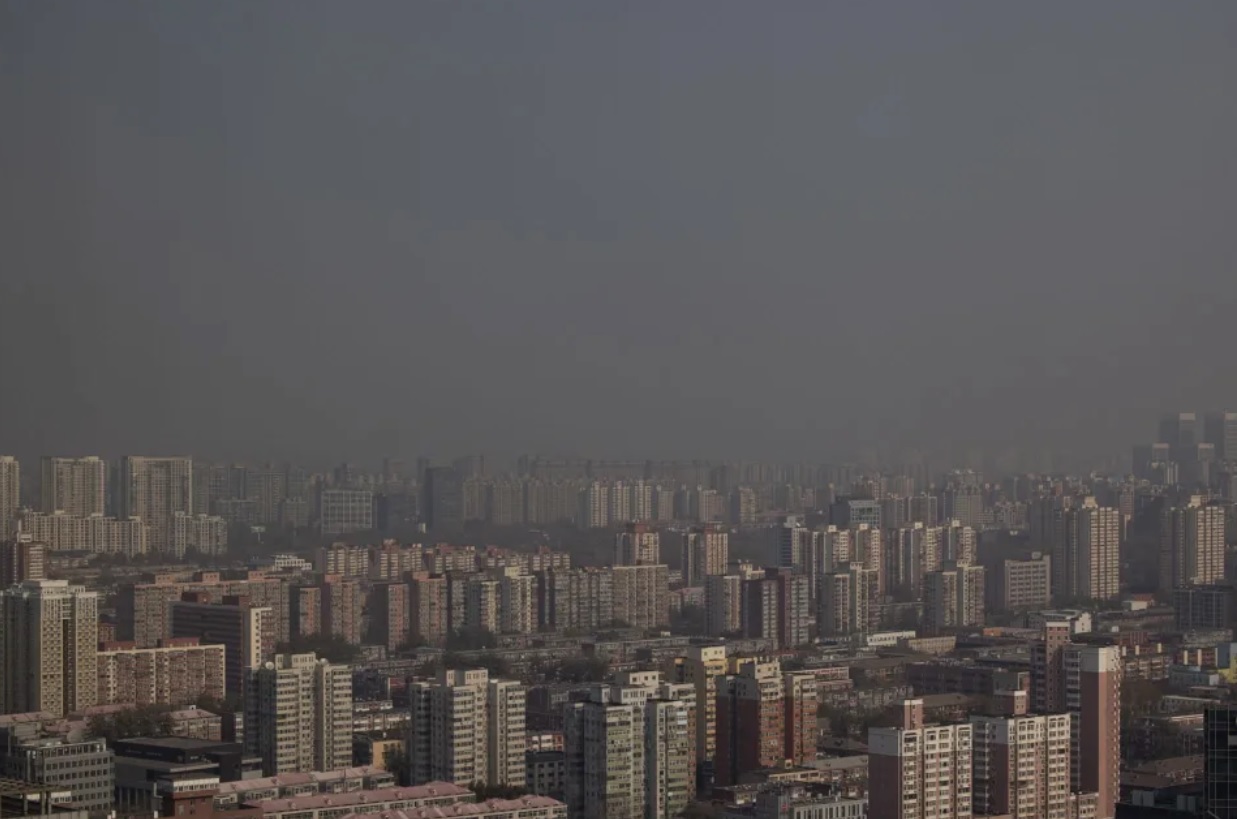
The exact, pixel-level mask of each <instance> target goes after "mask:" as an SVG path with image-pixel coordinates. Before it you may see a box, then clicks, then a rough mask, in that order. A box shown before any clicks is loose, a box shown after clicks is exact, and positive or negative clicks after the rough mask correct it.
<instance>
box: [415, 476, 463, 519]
mask: <svg viewBox="0 0 1237 819" xmlns="http://www.w3.org/2000/svg"><path fill="white" fill-rule="evenodd" d="M422 495H423V497H422V500H421V509H422V513H423V517H424V518H425V525H426V527H428V528H429V529H430V530H431V531H435V532H454V531H457V530H459V529H460V528H461V527H462V526H463V525H464V481H463V478H462V477H461V476H460V474H459V472H457V471H456V470H455V469H453V468H451V467H447V466H434V467H430V468H428V469H426V470H425V483H424V486H423V489H422Z"/></svg>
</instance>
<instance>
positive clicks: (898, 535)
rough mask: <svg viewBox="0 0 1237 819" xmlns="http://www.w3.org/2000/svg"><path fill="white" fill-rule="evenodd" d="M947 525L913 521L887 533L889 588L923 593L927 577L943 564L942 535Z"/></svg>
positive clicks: (886, 568)
mask: <svg viewBox="0 0 1237 819" xmlns="http://www.w3.org/2000/svg"><path fill="white" fill-rule="evenodd" d="M942 531H943V527H940V526H925V525H923V524H922V523H912V524H910V525H909V526H904V527H903V528H901V529H891V530H888V531H887V532H886V533H885V540H886V548H885V553H884V566H882V567H881V568H882V569H883V571H884V578H885V584H886V585H885V587H886V588H887V589H888V590H890V591H893V590H901V591H902V593H903V594H907V595H911V596H912V597H915V598H918V597H920V596H921V595H922V594H923V584H924V578H925V576H927V575H928V574H929V573H931V572H936V571H940V569H941V566H942V555H941V534H942Z"/></svg>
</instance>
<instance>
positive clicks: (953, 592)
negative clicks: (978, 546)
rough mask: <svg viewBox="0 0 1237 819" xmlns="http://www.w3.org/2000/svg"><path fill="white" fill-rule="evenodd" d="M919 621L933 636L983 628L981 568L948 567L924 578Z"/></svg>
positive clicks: (982, 570)
mask: <svg viewBox="0 0 1237 819" xmlns="http://www.w3.org/2000/svg"><path fill="white" fill-rule="evenodd" d="M923 619H924V625H925V627H926V628H927V629H928V630H929V631H931V632H933V633H934V634H941V633H943V632H945V631H948V630H949V629H954V628H968V627H972V626H982V625H983V624H984V567H983V566H952V567H949V568H946V569H944V570H942V571H939V572H930V573H928V574H927V575H926V576H925V578H924V596H923Z"/></svg>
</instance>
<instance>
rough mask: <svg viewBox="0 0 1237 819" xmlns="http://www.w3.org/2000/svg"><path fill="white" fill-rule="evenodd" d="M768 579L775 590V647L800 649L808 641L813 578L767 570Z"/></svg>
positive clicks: (809, 637) (789, 572)
mask: <svg viewBox="0 0 1237 819" xmlns="http://www.w3.org/2000/svg"><path fill="white" fill-rule="evenodd" d="M768 578H769V579H770V580H772V581H773V582H774V584H775V585H776V587H777V644H778V646H779V647H780V648H799V647H800V646H804V645H807V643H808V642H809V640H810V639H811V621H812V614H813V612H812V600H811V597H812V595H811V591H810V590H811V587H812V579H811V578H809V577H808V576H807V575H803V574H796V573H794V572H793V571H792V570H791V569H788V568H785V567H783V568H778V569H770V570H769V571H768Z"/></svg>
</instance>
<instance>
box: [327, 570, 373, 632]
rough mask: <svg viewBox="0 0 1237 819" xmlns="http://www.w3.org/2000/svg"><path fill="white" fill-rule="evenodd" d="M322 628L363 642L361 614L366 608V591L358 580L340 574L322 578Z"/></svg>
mask: <svg viewBox="0 0 1237 819" xmlns="http://www.w3.org/2000/svg"><path fill="white" fill-rule="evenodd" d="M320 588H321V589H322V628H323V630H324V631H325V632H326V633H327V634H331V635H334V636H335V637H340V638H342V639H343V640H346V641H347V642H348V643H351V644H352V645H360V643H361V636H362V634H361V630H362V629H361V615H362V612H363V611H364V609H365V593H364V591H363V590H362V588H361V584H360V582H359V581H356V580H348V579H347V578H344V577H340V576H339V575H324V576H323V578H322V585H321V587H320Z"/></svg>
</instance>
